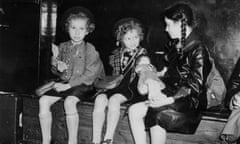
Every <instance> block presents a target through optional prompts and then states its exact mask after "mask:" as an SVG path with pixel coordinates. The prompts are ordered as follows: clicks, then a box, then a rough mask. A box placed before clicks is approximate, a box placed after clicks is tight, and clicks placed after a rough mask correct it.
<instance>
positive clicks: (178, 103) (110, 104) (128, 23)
mask: <svg viewBox="0 0 240 144" xmlns="http://www.w3.org/2000/svg"><path fill="white" fill-rule="evenodd" d="M62 21H63V23H64V26H65V30H66V31H67V32H68V34H69V37H70V40H69V41H67V42H63V43H61V44H60V46H59V47H57V46H53V47H52V52H53V56H52V65H53V67H55V69H57V71H58V73H60V79H57V80H55V81H53V86H52V89H51V90H49V91H47V92H45V93H43V94H42V95H41V98H40V100H39V105H40V111H39V118H40V125H41V131H42V144H50V143H51V142H52V141H53V140H51V124H52V115H51V111H50V107H51V106H52V105H53V104H54V103H55V102H57V101H58V100H60V99H64V108H65V112H66V122H67V129H68V136H69V139H68V144H77V139H78V138H77V132H78V123H79V116H78V111H77V106H76V105H77V103H78V102H79V101H85V100H87V99H89V96H90V95H89V92H90V91H92V90H93V89H94V85H95V84H96V85H97V83H101V82H104V80H105V78H106V77H105V76H104V68H103V64H102V61H101V59H100V57H99V53H98V52H97V51H96V49H95V48H94V46H93V45H92V44H90V43H88V42H85V41H84V38H85V36H87V35H88V34H89V33H91V32H92V31H93V30H94V28H95V25H94V23H93V16H92V14H91V12H90V11H89V10H87V9H85V8H83V7H74V8H71V9H69V10H68V11H67V12H66V13H65V14H64V16H63V20H62ZM164 21H165V23H166V29H165V31H166V32H167V33H168V34H169V36H170V38H171V39H172V40H171V41H170V42H169V45H168V46H167V48H166V52H165V54H164V55H165V65H166V68H165V69H164V70H160V71H159V70H157V69H156V68H155V66H153V65H152V64H151V60H150V59H149V57H148V53H147V50H146V49H145V48H143V47H142V46H141V41H142V40H143V39H144V31H143V26H142V24H141V23H140V22H139V20H137V19H135V18H124V19H121V20H119V21H118V22H116V24H115V26H114V36H115V38H116V41H117V42H116V45H117V48H116V49H115V50H114V51H113V52H112V55H111V56H110V65H111V66H112V68H113V73H112V76H114V77H118V76H120V77H118V78H119V79H118V81H116V83H115V81H114V83H113V82H109V84H110V85H108V86H106V87H105V88H101V89H98V90H99V91H98V92H97V93H96V94H95V97H94V100H95V101H94V110H93V136H92V143H93V144H100V143H101V144H112V143H113V137H114V132H115V129H116V126H117V123H118V120H119V116H120V105H121V104H123V103H128V104H130V107H129V113H128V114H129V120H130V127H131V130H132V133H133V137H134V141H135V143H136V144H146V143H147V140H146V131H145V130H149V131H150V135H151V143H152V144H164V143H165V141H166V132H167V131H174V132H181V133H194V131H195V130H196V128H197V126H198V124H199V122H200V112H201V111H202V110H204V109H205V108H206V106H207V97H206V91H207V88H206V86H205V82H206V80H207V77H208V74H209V72H210V70H211V62H210V60H209V53H208V50H207V48H206V46H205V44H204V42H203V41H201V39H200V37H199V36H198V35H197V33H196V31H195V27H196V24H197V23H196V20H195V19H194V12H193V10H192V8H191V7H190V6H189V5H188V4H184V3H178V4H175V5H172V6H171V7H169V8H167V9H166V10H165V12H164ZM106 108H108V111H107V114H106V113H105V112H106V111H105V109H106ZM105 115H107V116H105ZM105 117H106V118H107V125H106V133H105V135H104V138H103V139H101V136H102V129H103V124H104V121H105ZM173 117H174V119H173ZM144 120H145V121H144Z"/></svg>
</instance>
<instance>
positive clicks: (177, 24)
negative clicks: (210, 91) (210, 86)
mask: <svg viewBox="0 0 240 144" xmlns="http://www.w3.org/2000/svg"><path fill="white" fill-rule="evenodd" d="M164 20H165V23H166V29H165V30H166V32H167V33H168V34H169V36H170V37H171V38H172V39H173V41H172V42H171V43H170V46H169V48H170V49H168V51H167V52H166V56H165V58H166V62H167V65H166V66H167V69H168V70H167V72H166V73H165V75H164V76H163V77H162V81H164V82H165V85H166V88H165V89H164V90H163V91H162V92H163V93H164V94H165V95H166V96H167V98H161V99H159V98H158V97H156V98H152V99H151V100H149V101H148V102H147V104H146V102H140V103H137V104H134V105H132V106H131V107H130V109H129V119H130V124H131V129H132V132H133V136H134V140H135V143H136V144H146V143H147V141H146V133H145V128H147V129H150V134H151V143H152V144H164V143H165V141H166V131H174V132H183V133H193V132H194V131H195V129H196V128H197V126H198V124H199V121H200V119H199V114H200V111H201V110H203V109H205V108H206V105H207V98H206V87H205V82H206V79H207V76H208V74H209V72H210V69H211V63H210V61H209V53H208V51H207V49H206V47H205V44H204V43H203V42H202V41H201V40H200V38H199V37H198V36H197V35H196V33H195V31H194V28H195V20H194V13H193V11H192V9H191V8H190V6H189V5H187V4H183V3H178V4H175V5H174V6H172V7H170V8H168V9H166V11H165V13H164ZM144 118H145V125H144Z"/></svg>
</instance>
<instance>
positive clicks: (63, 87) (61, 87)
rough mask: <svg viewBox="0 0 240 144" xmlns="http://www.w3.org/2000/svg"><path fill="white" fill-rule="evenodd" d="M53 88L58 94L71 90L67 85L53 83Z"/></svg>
mask: <svg viewBox="0 0 240 144" xmlns="http://www.w3.org/2000/svg"><path fill="white" fill-rule="evenodd" d="M53 87H54V89H55V90H56V91H58V92H61V91H65V90H67V89H70V88H71V86H70V85H69V84H63V83H55V84H54V86H53Z"/></svg>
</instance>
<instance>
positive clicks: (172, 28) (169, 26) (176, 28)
mask: <svg viewBox="0 0 240 144" xmlns="http://www.w3.org/2000/svg"><path fill="white" fill-rule="evenodd" d="M164 20H165V23H166V29H165V31H166V32H167V33H168V34H169V36H170V37H171V38H172V39H176V38H177V39H180V38H181V22H180V21H177V22H175V21H173V20H171V19H168V18H165V19H164Z"/></svg>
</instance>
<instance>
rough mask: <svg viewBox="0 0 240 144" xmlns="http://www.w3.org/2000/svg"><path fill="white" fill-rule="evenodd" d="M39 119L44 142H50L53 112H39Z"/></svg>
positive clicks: (43, 143) (45, 143) (46, 143)
mask: <svg viewBox="0 0 240 144" xmlns="http://www.w3.org/2000/svg"><path fill="white" fill-rule="evenodd" d="M39 120H40V125H41V131H42V144H50V141H51V127H52V114H51V113H46V114H39Z"/></svg>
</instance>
